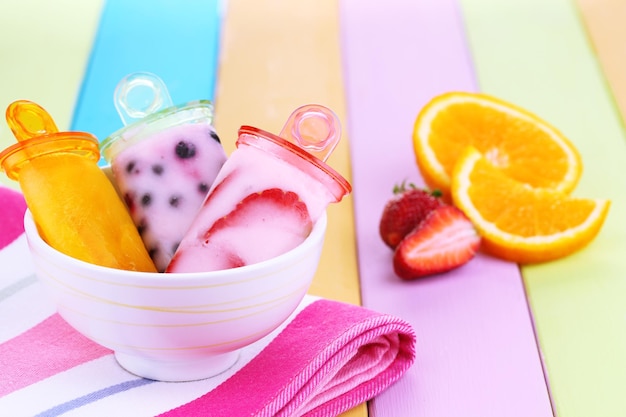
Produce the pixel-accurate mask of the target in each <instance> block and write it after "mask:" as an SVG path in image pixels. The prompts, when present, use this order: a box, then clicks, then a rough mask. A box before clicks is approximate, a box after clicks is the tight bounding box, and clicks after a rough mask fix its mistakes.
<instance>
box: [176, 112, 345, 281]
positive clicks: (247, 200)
mask: <svg viewBox="0 0 626 417" xmlns="http://www.w3.org/2000/svg"><path fill="white" fill-rule="evenodd" d="M340 136H341V133H340V125H339V120H338V119H337V116H335V114H334V113H333V112H332V111H330V110H329V109H327V108H325V107H322V106H317V105H309V106H304V107H301V108H299V109H297V110H296V111H294V112H293V113H292V115H291V116H290V118H289V120H288V122H287V124H286V125H285V127H284V128H283V131H282V132H281V134H280V137H279V136H276V135H273V134H271V133H268V132H265V131H263V130H260V129H257V128H254V127H250V126H242V127H241V129H240V130H239V138H238V140H237V149H236V150H235V151H234V152H233V153H232V155H231V156H230V158H229V159H228V160H227V161H226V163H225V164H224V166H223V167H222V169H221V170H220V173H219V175H218V177H217V178H216V180H215V182H214V184H213V186H212V188H211V190H210V191H209V195H208V196H207V198H206V200H205V201H204V203H203V206H202V209H201V211H200V212H199V214H198V216H197V217H196V218H195V219H194V222H193V224H192V225H191V227H190V228H189V231H188V232H187V234H186V235H185V237H184V238H183V240H182V242H181V243H180V245H179V247H178V250H177V251H176V253H175V255H174V257H173V258H172V260H171V262H170V264H169V265H168V267H167V270H166V272H200V271H214V270H222V269H228V268H235V267H240V266H244V265H249V264H253V263H256V262H260V261H263V260H266V259H270V258H272V257H275V256H277V255H280V254H282V253H284V252H286V251H289V250H290V249H293V248H295V247H296V246H297V245H299V244H300V243H302V242H303V241H304V240H305V239H306V237H307V236H308V235H309V233H310V231H311V228H312V225H313V224H314V223H315V222H316V221H317V220H318V219H319V218H320V216H321V215H322V214H323V213H324V211H325V209H326V207H327V205H328V204H330V203H334V202H338V201H340V200H341V199H342V198H343V196H345V195H346V194H348V193H349V192H350V191H351V187H350V184H349V183H348V182H347V181H346V180H345V179H344V178H343V177H342V176H341V175H340V174H338V173H337V172H336V171H334V170H333V169H332V168H331V167H330V166H328V165H327V164H326V163H325V162H324V161H325V160H326V158H327V157H328V156H329V155H330V153H331V152H332V150H333V149H334V147H335V146H336V144H337V142H338V140H339V138H340Z"/></svg>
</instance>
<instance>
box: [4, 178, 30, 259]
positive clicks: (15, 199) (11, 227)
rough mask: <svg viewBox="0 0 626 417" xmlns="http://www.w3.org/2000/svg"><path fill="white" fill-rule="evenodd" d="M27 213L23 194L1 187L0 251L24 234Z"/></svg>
mask: <svg viewBox="0 0 626 417" xmlns="http://www.w3.org/2000/svg"><path fill="white" fill-rule="evenodd" d="M25 211H26V201H24V197H23V196H22V194H20V193H18V192H16V191H13V190H11V189H9V188H6V187H2V186H0V249H2V248H4V247H5V246H7V245H8V244H9V243H11V242H13V241H14V240H15V239H17V238H18V237H19V236H20V235H21V234H22V233H24V212H25Z"/></svg>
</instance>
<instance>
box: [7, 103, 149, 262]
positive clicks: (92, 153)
mask: <svg viewBox="0 0 626 417" xmlns="http://www.w3.org/2000/svg"><path fill="white" fill-rule="evenodd" d="M6 118H7V122H8V124H9V127H10V128H11V130H12V131H13V134H14V135H15V137H16V139H17V140H18V143H17V144H15V145H12V146H10V147H8V148H7V149H5V150H4V151H2V152H1V153H0V167H1V168H2V170H4V171H5V173H6V174H7V176H8V177H9V178H11V179H14V180H17V181H19V184H20V187H21V190H22V192H23V193H24V197H25V199H26V203H27V204H28V208H29V210H30V211H31V213H32V216H33V219H34V220H35V223H36V224H37V227H38V229H39V233H40V234H41V237H42V238H43V239H44V240H45V241H46V242H47V243H48V244H49V245H50V246H52V247H54V248H55V249H57V250H59V251H60V252H63V253H65V254H67V255H69V256H72V257H74V258H77V259H80V260H83V261H86V262H89V263H93V264H96V265H101V266H106V267H111V268H117V269H126V270H133V271H144V272H156V268H155V266H154V264H153V262H152V260H151V259H150V256H149V255H148V252H147V250H146V248H145V246H144V244H143V242H142V240H141V237H140V236H139V233H138V232H137V229H136V227H135V225H134V223H133V221H132V219H131V218H130V214H129V213H128V211H127V210H126V208H125V206H124V203H123V202H122V200H121V199H120V197H119V196H118V194H117V192H116V191H115V188H114V187H113V185H112V184H111V182H110V181H109V180H108V178H107V177H106V175H105V173H104V172H103V171H102V170H101V169H100V168H99V167H98V165H97V161H98V160H99V158H100V152H99V150H98V140H97V139H96V138H95V137H94V136H92V135H90V134H88V133H84V132H59V131H58V129H57V127H56V125H55V123H54V121H53V120H52V118H51V117H50V115H49V114H48V113H47V112H46V111H45V110H44V109H43V108H42V107H40V106H39V105H37V104H35V103H32V102H29V101H25V100H20V101H16V102H14V103H12V104H11V105H10V106H9V107H8V109H7V113H6Z"/></svg>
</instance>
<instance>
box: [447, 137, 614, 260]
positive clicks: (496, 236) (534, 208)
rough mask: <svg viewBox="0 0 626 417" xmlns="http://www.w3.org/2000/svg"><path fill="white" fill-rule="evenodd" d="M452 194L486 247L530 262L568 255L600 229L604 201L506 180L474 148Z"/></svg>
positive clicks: (463, 159)
mask: <svg viewBox="0 0 626 417" xmlns="http://www.w3.org/2000/svg"><path fill="white" fill-rule="evenodd" d="M452 198H453V201H454V204H455V205H456V206H457V207H459V208H460V209H461V210H462V211H463V212H464V213H465V214H466V215H467V217H469V219H470V220H471V221H472V222H473V223H474V226H476V228H477V229H478V231H479V233H480V234H481V235H482V236H483V248H484V249H485V251H487V252H489V253H491V254H493V255H495V256H497V257H500V258H502V259H506V260H509V261H513V262H518V263H523V264H528V263H536V262H544V261H550V260H553V259H557V258H560V257H563V256H566V255H569V254H571V253H573V252H575V251H577V250H579V249H581V248H582V247H584V246H585V245H587V244H588V243H589V242H590V241H591V240H592V239H593V238H594V237H595V236H596V235H597V233H598V232H599V230H600V228H601V227H602V224H603V223H604V220H605V218H606V215H607V213H608V210H609V205H610V202H609V201H608V200H593V199H582V198H574V197H570V196H568V195H567V194H564V193H562V192H559V191H554V190H549V189H546V188H533V187H530V186H529V185H528V184H524V183H522V182H519V181H516V180H514V179H512V178H509V177H508V176H507V175H505V174H504V173H503V172H502V171H501V170H499V169H497V168H496V167H494V166H493V165H492V164H491V163H490V162H489V161H488V160H487V159H486V158H484V157H483V156H482V155H481V153H480V152H478V151H477V150H476V149H474V148H472V147H468V148H466V150H465V152H464V153H463V154H461V155H460V157H459V160H458V163H457V165H456V166H455V168H454V171H453V174H452Z"/></svg>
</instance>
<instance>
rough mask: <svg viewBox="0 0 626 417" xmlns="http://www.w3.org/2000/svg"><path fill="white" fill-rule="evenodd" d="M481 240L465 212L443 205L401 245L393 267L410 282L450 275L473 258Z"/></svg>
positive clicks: (395, 255) (396, 251) (397, 249)
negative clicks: (428, 276)
mask: <svg viewBox="0 0 626 417" xmlns="http://www.w3.org/2000/svg"><path fill="white" fill-rule="evenodd" d="M480 240H481V239H480V236H479V235H478V232H477V231H476V229H475V228H474V225H473V224H472V222H471V221H470V220H469V219H468V218H467V217H466V216H465V214H464V213H463V212H462V211H461V210H459V209H458V208H456V207H454V206H449V205H444V206H440V207H437V208H436V209H434V210H433V211H432V212H431V213H430V214H429V215H428V216H426V218H425V219H424V221H422V222H421V223H420V224H419V225H418V226H417V227H416V228H415V229H414V230H413V231H412V232H411V233H409V234H408V235H407V236H406V237H405V238H404V239H403V240H402V241H401V242H400V244H399V245H398V247H397V248H396V250H395V252H394V256H393V267H394V270H395V272H396V274H397V275H398V276H399V277H400V278H402V279H406V280H410V279H414V278H419V277H423V276H426V275H431V274H437V273H441V272H446V271H449V270H451V269H454V268H457V267H459V266H461V265H463V264H465V263H467V262H468V261H469V260H470V259H472V258H473V257H474V255H475V254H476V252H477V251H478V248H479V246H480Z"/></svg>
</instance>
